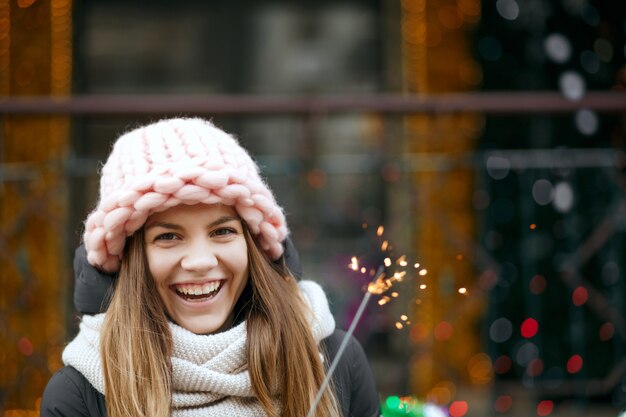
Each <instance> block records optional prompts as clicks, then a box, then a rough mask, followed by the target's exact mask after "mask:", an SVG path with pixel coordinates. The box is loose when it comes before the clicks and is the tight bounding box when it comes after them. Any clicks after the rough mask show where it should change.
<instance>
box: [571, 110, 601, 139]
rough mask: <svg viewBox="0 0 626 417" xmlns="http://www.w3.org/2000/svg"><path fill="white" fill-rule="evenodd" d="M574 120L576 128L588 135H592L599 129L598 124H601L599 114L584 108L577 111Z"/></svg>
mask: <svg viewBox="0 0 626 417" xmlns="http://www.w3.org/2000/svg"><path fill="white" fill-rule="evenodd" d="M574 121H575V123H576V128H577V129H578V130H579V131H580V133H582V134H583V135H586V136H591V135H593V134H595V133H596V132H597V131H598V126H599V124H600V122H599V120H598V116H597V115H596V113H595V112H593V111H591V110H588V109H583V110H579V111H577V112H576V115H575V116H574Z"/></svg>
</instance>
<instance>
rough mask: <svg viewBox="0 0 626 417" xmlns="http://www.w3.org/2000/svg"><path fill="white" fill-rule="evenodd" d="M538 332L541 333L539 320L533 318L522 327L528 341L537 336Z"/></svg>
mask: <svg viewBox="0 0 626 417" xmlns="http://www.w3.org/2000/svg"><path fill="white" fill-rule="evenodd" d="M537 331H539V323H537V320H535V319H533V318H532V317H531V318H527V319H526V320H524V322H523V323H522V327H521V332H522V336H523V337H525V338H526V339H530V338H531V337H533V336H534V335H536V334H537Z"/></svg>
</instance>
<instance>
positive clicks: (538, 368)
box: [526, 358, 543, 376]
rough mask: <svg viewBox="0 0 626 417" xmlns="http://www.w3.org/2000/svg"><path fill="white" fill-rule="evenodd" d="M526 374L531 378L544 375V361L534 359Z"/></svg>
mask: <svg viewBox="0 0 626 417" xmlns="http://www.w3.org/2000/svg"><path fill="white" fill-rule="evenodd" d="M526 372H527V373H528V375H530V376H539V375H541V374H542V373H543V361H542V360H541V359H539V358H536V359H533V360H532V361H530V363H529V364H528V367H527V368H526Z"/></svg>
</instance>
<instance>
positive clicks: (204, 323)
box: [144, 204, 248, 334]
mask: <svg viewBox="0 0 626 417" xmlns="http://www.w3.org/2000/svg"><path fill="white" fill-rule="evenodd" d="M144 236H145V248H146V255H147V258H148V268H149V270H150V273H151V274H152V278H153V279H154V282H155V283H156V287H157V289H158V291H159V295H160V296H161V299H162V300H163V304H164V305H165V308H166V310H167V313H168V314H169V316H170V317H171V318H172V320H174V321H175V322H176V323H178V324H179V325H180V326H182V327H184V328H186V329H187V330H189V331H191V332H193V333H196V334H209V333H215V332H219V331H222V330H226V329H228V328H229V327H230V326H231V324H232V319H233V308H234V306H235V303H236V302H237V300H238V299H239V296H240V295H241V293H242V291H243V289H244V287H245V286H246V283H247V281H248V247H247V245H246V240H245V238H244V234H243V226H242V223H241V220H240V219H239V216H237V213H236V212H235V210H234V209H233V208H232V207H230V206H223V205H218V204H214V205H206V204H196V205H193V206H188V205H184V204H181V205H178V206H175V207H172V208H170V209H168V210H165V211H163V212H160V213H155V214H153V215H151V216H150V217H149V218H148V220H147V221H146V224H145V233H144Z"/></svg>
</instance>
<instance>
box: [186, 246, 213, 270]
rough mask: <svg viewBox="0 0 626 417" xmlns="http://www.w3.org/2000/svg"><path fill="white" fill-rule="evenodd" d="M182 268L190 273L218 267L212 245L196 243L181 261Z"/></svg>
mask: <svg viewBox="0 0 626 417" xmlns="http://www.w3.org/2000/svg"><path fill="white" fill-rule="evenodd" d="M180 264H181V266H182V267H183V269H186V270H188V271H200V272H203V271H207V270H209V269H211V268H214V267H215V266H217V257H216V256H215V252H214V250H213V249H212V248H211V245H209V244H207V243H205V242H194V243H193V244H192V245H190V246H189V248H188V250H187V252H186V253H185V254H184V256H183V258H182V260H181V263H180Z"/></svg>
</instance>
